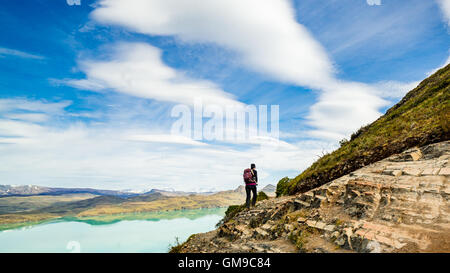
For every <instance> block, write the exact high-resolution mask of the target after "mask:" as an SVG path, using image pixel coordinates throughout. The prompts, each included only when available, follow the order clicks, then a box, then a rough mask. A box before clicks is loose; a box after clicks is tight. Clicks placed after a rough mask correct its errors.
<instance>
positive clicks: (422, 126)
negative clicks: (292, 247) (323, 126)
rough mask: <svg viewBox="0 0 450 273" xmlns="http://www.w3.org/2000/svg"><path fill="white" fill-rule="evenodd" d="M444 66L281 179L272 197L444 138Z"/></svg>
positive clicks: (449, 95) (448, 100)
mask: <svg viewBox="0 0 450 273" xmlns="http://www.w3.org/2000/svg"><path fill="white" fill-rule="evenodd" d="M449 83H450V65H447V66H446V67H444V68H442V69H440V70H439V71H437V72H436V73H435V74H433V75H432V76H430V77H429V78H427V79H425V80H424V81H422V82H421V83H420V84H419V85H418V86H417V87H416V88H415V89H413V90H412V91H410V92H409V93H408V94H407V95H406V96H405V97H404V98H403V99H402V100H401V101H400V102H399V103H397V104H396V105H394V106H393V107H392V108H390V109H389V110H388V111H387V112H386V114H385V115H383V116H382V117H380V118H379V119H378V120H376V121H375V122H373V123H372V124H370V125H368V126H365V127H362V128H361V129H359V130H358V131H357V132H355V133H354V134H353V135H352V136H351V139H350V140H349V141H341V147H340V148H339V149H337V150H336V151H334V152H332V153H329V154H326V155H325V156H323V157H321V158H320V159H318V160H317V161H316V162H315V163H314V164H312V165H311V166H310V167H309V168H308V169H306V170H305V171H304V172H302V173H301V174H300V175H298V176H297V177H295V178H293V179H286V178H283V179H281V180H280V182H279V183H278V185H277V191H276V192H277V196H280V195H288V194H295V193H303V192H306V191H309V190H311V189H314V188H316V187H318V186H320V185H323V184H325V183H327V182H330V181H332V180H334V179H336V178H339V177H341V176H343V175H346V174H349V173H351V172H353V171H355V170H357V169H359V168H361V167H363V166H366V165H368V164H370V163H373V162H376V161H378V160H381V159H383V158H386V157H388V156H390V155H392V154H396V153H400V152H402V151H404V150H405V149H407V148H411V147H415V146H423V145H426V144H430V143H435V142H439V141H444V140H448V139H449V120H450V107H449V104H450V90H449V89H450V87H449Z"/></svg>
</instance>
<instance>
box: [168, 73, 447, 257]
mask: <svg viewBox="0 0 450 273" xmlns="http://www.w3.org/2000/svg"><path fill="white" fill-rule="evenodd" d="M449 84H450V65H447V66H446V67H444V68H442V69H440V70H439V71H437V72H436V73H435V74H434V75H432V76H431V77H429V78H427V79H425V80H424V81H422V82H421V83H420V84H419V85H418V86H417V87H416V88H415V89H413V90H412V91H410V92H409V93H408V94H407V95H406V96H405V97H404V98H403V99H402V100H401V101H400V102H399V103H397V104H396V105H395V106H393V107H392V108H391V109H389V110H388V111H387V112H386V114H385V115H383V116H382V117H380V118H379V119H378V120H376V121H375V122H373V123H372V124H370V125H367V126H365V127H362V128H361V129H359V130H358V131H357V132H356V133H354V134H353V135H352V136H351V139H350V140H342V141H341V142H340V143H341V147H340V148H339V149H337V150H336V151H334V152H332V153H329V154H327V155H324V156H323V157H321V158H320V159H319V160H317V161H316V162H315V163H314V164H312V165H311V166H310V167H309V168H308V169H306V170H305V171H304V172H302V173H301V174H300V175H298V176H297V177H295V178H294V179H289V178H287V177H286V178H283V179H281V180H280V182H278V184H277V189H276V194H277V196H278V198H270V199H268V200H264V201H262V202H259V203H258V204H257V206H256V208H255V209H252V210H250V211H249V210H245V209H244V208H243V207H242V206H232V207H230V208H229V209H228V210H227V215H226V217H225V218H224V220H223V221H222V222H221V223H220V226H219V228H218V229H217V230H215V231H212V232H209V233H206V234H198V235H194V236H192V237H191V238H190V239H189V240H188V241H187V242H186V243H184V244H182V245H180V246H178V247H177V248H176V249H174V251H181V252H216V251H217V252H266V251H267V252H296V251H306V252H336V251H337V252H352V251H357V252H372V251H373V252H435V251H445V252H449V251H450V226H449V223H450V221H449V220H450V218H449V217H450V216H449V213H450V207H449V202H448V201H449V193H450V185H449V175H450V168H449V166H448V159H449V156H450V152H449V150H450V142H449V139H450V130H449V129H450V123H449V120H450V87H449ZM418 147H420V148H418Z"/></svg>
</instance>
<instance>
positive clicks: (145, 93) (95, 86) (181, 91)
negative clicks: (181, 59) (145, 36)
mask: <svg viewBox="0 0 450 273" xmlns="http://www.w3.org/2000/svg"><path fill="white" fill-rule="evenodd" d="M111 50H112V52H111V55H112V56H111V57H110V60H106V61H100V60H82V61H81V62H80V69H81V70H82V71H83V72H84V73H85V74H86V76H87V78H86V79H81V80H65V83H66V84H69V85H72V86H74V87H77V88H81V89H88V90H96V91H100V90H105V89H113V90H115V91H117V92H121V93H126V94H128V95H133V96H136V97H141V98H150V99H155V100H158V101H166V102H175V103H185V104H189V105H191V104H193V103H194V99H201V100H202V101H203V102H205V103H211V104H218V105H234V104H235V105H243V104H242V103H240V102H238V101H236V100H235V99H234V96H233V95H231V94H230V93H227V92H225V91H223V90H221V89H220V88H219V87H217V86H216V85H215V84H213V83H211V82H208V81H203V80H193V79H190V78H188V77H186V76H184V75H183V73H181V72H180V71H177V70H175V69H173V68H171V67H169V66H167V65H165V64H164V63H163V62H162V60H161V50H159V49H158V48H156V47H153V46H150V45H148V44H144V43H120V44H116V45H114V46H113V47H112V48H111Z"/></svg>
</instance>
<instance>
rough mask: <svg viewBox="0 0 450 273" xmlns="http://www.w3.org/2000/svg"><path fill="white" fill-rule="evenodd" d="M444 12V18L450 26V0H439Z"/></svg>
mask: <svg viewBox="0 0 450 273" xmlns="http://www.w3.org/2000/svg"><path fill="white" fill-rule="evenodd" d="M437 2H438V4H439V6H440V8H441V10H442V13H443V15H444V19H445V21H446V22H447V24H448V26H449V27H450V0H437Z"/></svg>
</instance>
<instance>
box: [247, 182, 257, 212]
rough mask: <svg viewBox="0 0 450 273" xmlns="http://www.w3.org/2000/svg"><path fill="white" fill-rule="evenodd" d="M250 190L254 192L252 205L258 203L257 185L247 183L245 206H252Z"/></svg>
mask: <svg viewBox="0 0 450 273" xmlns="http://www.w3.org/2000/svg"><path fill="white" fill-rule="evenodd" d="M250 192H252V193H253V199H252V206H255V204H256V185H246V186H245V193H246V194H247V199H246V200H245V206H246V207H247V208H250Z"/></svg>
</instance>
